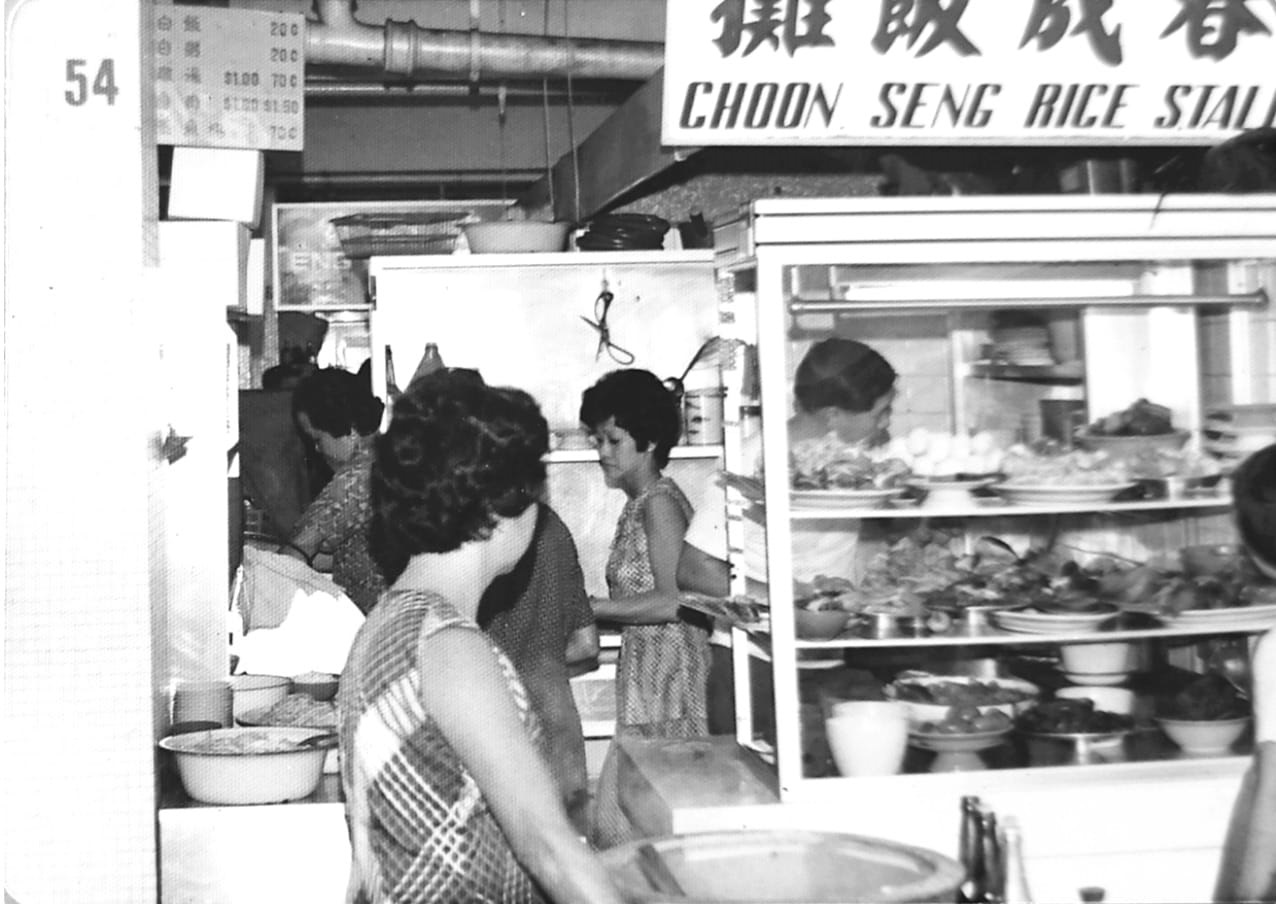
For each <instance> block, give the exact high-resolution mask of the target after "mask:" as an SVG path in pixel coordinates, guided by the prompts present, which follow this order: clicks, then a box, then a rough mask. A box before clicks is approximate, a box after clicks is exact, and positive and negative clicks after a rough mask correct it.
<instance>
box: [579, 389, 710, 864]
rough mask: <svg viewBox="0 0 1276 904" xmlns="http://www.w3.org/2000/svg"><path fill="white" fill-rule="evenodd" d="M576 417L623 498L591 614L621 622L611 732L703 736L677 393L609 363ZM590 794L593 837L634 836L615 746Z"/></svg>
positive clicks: (705, 659) (703, 635) (605, 843)
mask: <svg viewBox="0 0 1276 904" xmlns="http://www.w3.org/2000/svg"><path fill="white" fill-rule="evenodd" d="M580 421H581V423H582V424H583V425H584V426H585V427H586V428H587V429H588V430H589V431H590V433H591V435H592V436H593V439H594V444H595V445H596V446H597V447H598V464H599V466H600V467H601V468H602V472H603V480H604V481H605V482H606V484H607V486H609V487H612V488H614V489H619V490H621V491H622V492H623V493H624V494H625V496H626V497H627V498H626V501H625V507H624V508H623V509H622V510H621V513H620V519H619V521H618V522H617V524H616V533H615V536H614V538H613V539H612V543H611V553H610V555H609V556H608V559H607V571H606V575H607V588H608V591H609V596H608V598H607V599H596V600H594V615H595V617H596V618H597V619H598V620H599V621H601V622H611V623H613V624H618V625H620V626H621V628H622V631H621V641H620V660H619V663H618V664H617V667H616V707H617V725H616V733H617V735H624V734H630V735H637V736H640V737H648V738H660V737H665V738H686V737H699V736H702V735H705V734H707V733H708V723H707V720H706V713H705V681H706V677H707V675H708V668H709V651H708V645H707V641H708V631H707V630H706V628H705V627H703V626H701V625H699V624H692V623H691V622H688V621H686V620H684V619H683V618H682V617H681V616H680V608H679V601H678V583H677V570H678V555H679V552H680V551H681V549H682V536H683V534H684V533H685V532H686V530H687V522H688V521H689V520H690V518H691V504H690V503H689V502H688V501H687V497H686V496H684V495H683V493H682V490H681V489H679V488H678V485H677V484H676V483H674V481H673V479H672V478H669V477H665V476H663V474H662V471H663V469H664V467H665V465H667V464H668V463H669V451H670V450H671V449H672V448H673V446H674V444H675V443H676V442H677V441H678V434H679V433H680V432H681V419H680V417H679V412H678V404H677V401H676V399H675V398H674V396H673V394H672V393H671V392H670V391H669V390H668V389H667V388H666V387H665V385H664V384H663V383H662V382H661V381H660V379H659V378H658V377H656V375H655V374H653V373H651V372H650V371H646V370H637V369H628V370H617V371H612V372H611V373H609V374H606V375H605V376H603V377H602V378H601V379H600V380H599V381H598V382H597V383H595V384H594V385H593V386H591V387H590V388H589V389H587V390H585V392H584V394H583V395H582V397H581V405H580ZM596 800H597V805H596V812H595V829H594V841H595V843H596V844H597V845H599V846H600V847H610V846H612V845H616V844H620V843H622V842H625V841H629V840H631V839H632V838H633V837H634V833H633V830H632V827H631V826H630V825H629V823H628V820H627V819H626V818H625V816H624V814H623V813H622V812H621V810H620V805H619V800H618V798H617V789H616V752H615V746H614V745H613V746H612V748H611V749H610V750H609V751H608V754H607V758H606V760H605V761H604V763H603V768H602V772H601V774H600V776H599V784H598V791H597V796H596Z"/></svg>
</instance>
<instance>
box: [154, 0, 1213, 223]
mask: <svg viewBox="0 0 1276 904" xmlns="http://www.w3.org/2000/svg"><path fill="white" fill-rule="evenodd" d="M156 2H165V0H156ZM173 2H181V0H173ZM666 2H667V0H199V2H194V3H186V4H184V5H205V6H219V7H230V8H236V9H249V10H257V11H269V12H291V13H297V14H301V15H305V16H306V17H307V18H308V20H309V21H310V23H312V24H311V27H310V36H309V37H308V46H307V66H306V117H305V118H306V137H305V149H304V151H302V152H299V153H271V154H269V155H268V157H267V180H268V184H269V185H270V190H271V192H272V193H273V196H274V199H275V200H279V201H323V200H356V199H357V200H396V199H420V198H457V197H466V198H487V197H499V198H508V199H511V200H520V201H523V202H524V203H525V204H526V205H527V206H529V207H543V206H545V205H550V206H551V207H553V208H554V210H555V212H556V215H560V216H561V215H568V216H570V215H572V214H579V213H581V212H584V213H586V214H590V213H593V212H597V211H598V210H600V209H602V208H605V207H606V206H607V205H608V204H609V203H611V202H613V201H615V200H616V199H617V198H620V197H622V196H625V195H626V194H627V193H628V194H629V195H630V196H632V194H633V192H634V191H635V190H636V189H637V188H638V187H640V186H642V185H643V184H644V183H645V182H646V181H647V180H656V181H659V180H661V179H664V180H665V181H668V180H669V179H671V178H680V177H682V176H685V175H686V174H688V173H692V174H694V173H697V172H705V171H714V172H725V173H732V172H743V171H751V172H758V171H768V172H769V171H795V170H796V171H801V170H813V171H817V172H830V171H836V172H852V173H864V172H872V173H882V172H885V173H886V175H887V177H888V180H889V181H890V182H891V183H892V184H894V185H895V186H896V187H897V190H898V191H899V192H900V193H919V192H920V193H937V192H938V193H958V192H972V191H973V192H985V191H1003V192H1004V191H1038V190H1042V180H1043V179H1044V180H1045V181H1047V182H1050V181H1051V180H1052V179H1053V178H1054V176H1055V174H1056V173H1057V170H1058V168H1059V166H1060V165H1061V162H1062V161H1069V160H1076V159H1077V158H1079V157H1085V156H1103V155H1111V154H1112V153H1114V152H1113V150H1112V149H1086V148H1053V149H1052V148H1036V149H1032V148H1000V149H998V148H942V147H941V148H920V147H912V148H906V149H891V148H880V149H860V148H779V149H771V150H765V151H764V150H762V149H759V148H735V149H726V148H716V149H709V150H705V151H701V152H699V153H697V152H695V151H692V150H686V151H681V152H678V153H677V154H675V153H674V152H673V151H672V150H671V149H667V148H663V147H661V146H660V140H659V139H660V136H659V109H660V82H659V72H660V67H661V64H662V62H663V41H664V28H665V7H666ZM343 20H344V21H343ZM325 29H327V30H328V31H330V32H333V33H336V34H340V35H345V34H348V33H350V32H357V33H358V34H359V35H360V36H361V39H363V40H365V41H366V42H367V43H369V44H371V45H373V47H374V50H375V51H376V54H375V55H376V57H377V58H376V59H375V60H371V61H369V59H363V60H360V61H359V64H352V63H351V61H350V60H349V59H348V57H349V56H350V54H349V53H348V52H347V51H346V49H345V48H344V46H337V45H342V44H343V43H348V42H342V41H334V42H325V41H322V40H318V41H317V40H316V37H315V36H316V35H320V34H322V33H323V32H324V30H325ZM409 33H410V34H412V35H415V36H417V37H419V38H420V40H421V47H420V48H418V49H420V53H419V54H415V55H413V56H412V60H413V63H412V65H411V66H408V67H404V66H402V65H400V66H399V68H400V69H401V70H402V69H404V68H410V69H411V70H412V71H410V72H404V71H398V72H387V67H386V66H385V65H383V60H384V57H383V56H382V51H383V50H384V49H385V48H391V47H393V48H396V49H397V50H402V43H401V42H402V39H403V35H405V34H409ZM391 34H394V35H396V36H397V37H395V38H393V40H392V39H391V37H390V35H391ZM471 34H473V35H475V36H476V37H475V38H474V41H475V42H476V43H474V44H471ZM413 40H416V38H414V39H413ZM502 44H504V45H505V47H504V50H503V51H502V49H501V45H502ZM449 47H452V48H460V49H459V50H457V51H456V52H452V51H450V50H449V49H448V48H449ZM473 47H478V48H479V50H478V51H475V50H473V49H471V48H473ZM568 47H570V52H571V53H572V54H575V55H576V57H575V61H574V63H573V65H572V66H568V65H567V63H566V59H567V57H566V51H564V48H568ZM524 51H526V52H524ZM475 53H477V54H478V55H477V56H475V55H474V54H475ZM401 57H402V54H400V55H399V58H401ZM476 61H477V64H476ZM1119 153H1121V154H1122V155H1124V156H1131V157H1135V158H1137V159H1138V161H1139V163H1140V165H1141V168H1142V170H1143V172H1144V173H1145V174H1148V173H1156V174H1158V175H1157V177H1156V178H1157V180H1159V182H1158V185H1161V186H1162V187H1164V186H1166V185H1171V186H1172V184H1173V183H1172V180H1173V178H1176V174H1181V172H1189V171H1190V172H1194V171H1195V168H1196V166H1197V159H1196V155H1197V154H1198V153H1199V152H1196V151H1192V150H1190V149H1189V150H1187V151H1185V150H1184V149H1181V148H1180V149H1177V150H1174V149H1156V148H1150V149H1122V150H1120V151H1119ZM689 158H694V160H689ZM1188 158H1190V159H1188ZM161 164H163V161H161ZM1046 190H1051V189H1046ZM577 218H579V217H577Z"/></svg>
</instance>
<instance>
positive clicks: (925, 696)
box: [885, 672, 1041, 726]
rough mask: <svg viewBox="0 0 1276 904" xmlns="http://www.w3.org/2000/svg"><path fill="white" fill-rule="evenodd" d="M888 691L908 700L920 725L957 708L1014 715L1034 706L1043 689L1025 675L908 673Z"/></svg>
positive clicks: (894, 697)
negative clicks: (992, 675) (991, 676)
mask: <svg viewBox="0 0 1276 904" xmlns="http://www.w3.org/2000/svg"><path fill="white" fill-rule="evenodd" d="M885 694H886V697H887V698H888V699H891V700H899V701H901V702H903V703H907V704H908V711H909V721H910V722H911V723H912V724H913V725H914V726H919V725H922V724H924V723H927V722H930V723H940V722H943V721H944V720H945V719H947V718H949V715H950V711H951V710H952V708H953V707H958V708H960V709H962V710H964V711H966V712H967V713H969V712H972V711H973V712H974V713H976V714H978V715H985V714H987V713H989V712H993V711H1000V712H1001V713H1003V714H1004V715H1007V716H1012V717H1013V716H1014V715H1015V714H1016V713H1018V712H1020V711H1021V710H1023V709H1025V708H1026V707H1028V706H1030V705H1032V702H1033V701H1034V700H1036V699H1037V697H1039V696H1040V694H1041V691H1040V689H1039V688H1038V687H1037V686H1036V685H1035V684H1032V683H1031V682H1029V681H1024V680H1023V679H1021V678H971V677H968V676H964V675H932V674H929V673H925V672H904V673H903V674H902V675H900V676H899V677H898V678H896V679H895V680H894V681H893V682H891V683H890V684H888V685H887V686H886V689H885ZM976 718H977V716H976Z"/></svg>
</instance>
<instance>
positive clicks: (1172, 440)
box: [1072, 427, 1191, 458]
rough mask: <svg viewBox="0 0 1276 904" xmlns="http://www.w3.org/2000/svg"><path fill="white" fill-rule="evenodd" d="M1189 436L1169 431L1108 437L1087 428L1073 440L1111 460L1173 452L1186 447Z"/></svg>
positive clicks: (1184, 431) (1177, 431)
mask: <svg viewBox="0 0 1276 904" xmlns="http://www.w3.org/2000/svg"><path fill="white" fill-rule="evenodd" d="M1190 436H1191V434H1190V433H1188V432H1187V431H1186V430H1171V431H1170V432H1168V433H1151V434H1147V435H1137V434H1129V435H1119V434H1117V435H1108V434H1103V433H1092V432H1090V430H1089V428H1085V427H1083V428H1081V429H1080V430H1078V431H1077V432H1076V433H1075V434H1073V437H1072V438H1073V440H1074V441H1075V442H1076V444H1077V445H1078V446H1080V447H1081V448H1082V449H1086V450H1088V451H1090V452H1106V453H1107V454H1108V455H1110V456H1112V457H1113V458H1128V457H1130V456H1136V455H1141V454H1144V453H1147V452H1159V451H1162V450H1164V451H1167V452H1175V451H1177V450H1179V449H1182V448H1183V447H1184V446H1185V445H1187V441H1188V438H1189V437H1190Z"/></svg>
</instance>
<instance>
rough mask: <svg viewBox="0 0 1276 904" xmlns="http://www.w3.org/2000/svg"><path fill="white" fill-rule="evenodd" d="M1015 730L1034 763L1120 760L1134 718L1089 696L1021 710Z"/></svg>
mask: <svg viewBox="0 0 1276 904" xmlns="http://www.w3.org/2000/svg"><path fill="white" fill-rule="evenodd" d="M1015 730H1016V731H1018V732H1019V734H1021V735H1022V736H1023V737H1024V739H1025V740H1026V742H1027V748H1028V760H1029V762H1030V763H1031V764H1032V765H1034V766H1054V765H1062V764H1084V763H1096V762H1120V761H1122V760H1124V759H1125V739H1126V738H1127V737H1129V735H1130V734H1131V733H1132V732H1133V731H1134V720H1133V719H1132V718H1131V717H1130V716H1128V715H1125V714H1122V713H1114V712H1109V711H1108V710H1104V709H1100V708H1098V707H1097V706H1096V704H1095V701H1094V700H1093V699H1090V698H1084V699H1069V698H1066V697H1065V698H1057V699H1054V700H1047V701H1045V702H1042V703H1038V704H1037V705H1035V706H1033V707H1031V708H1029V709H1027V710H1025V711H1024V712H1022V713H1020V715H1019V716H1018V718H1017V719H1016V720H1015Z"/></svg>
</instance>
